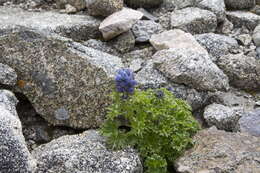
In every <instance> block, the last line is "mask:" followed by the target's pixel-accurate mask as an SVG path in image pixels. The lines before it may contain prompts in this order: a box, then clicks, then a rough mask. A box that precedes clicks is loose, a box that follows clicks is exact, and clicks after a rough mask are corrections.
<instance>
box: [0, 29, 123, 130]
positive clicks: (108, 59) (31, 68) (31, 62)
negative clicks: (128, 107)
mask: <svg viewBox="0 0 260 173" xmlns="http://www.w3.org/2000/svg"><path fill="white" fill-rule="evenodd" d="M0 62H1V63H5V64H7V65H9V66H10V67H12V68H13V69H14V70H15V71H16V72H17V75H18V82H17V85H16V87H15V88H16V92H20V93H23V94H24V95H25V96H27V98H28V99H29V100H30V101H31V103H32V105H33V106H34V108H35V109H36V111H37V112H38V113H39V114H40V115H41V116H42V117H44V118H45V119H46V120H47V121H48V122H50V123H51V124H53V125H65V126H70V127H74V128H91V127H93V128H94V127H98V126H99V125H100V124H101V123H102V121H103V119H104V115H105V110H106V106H107V105H108V104H110V101H109V97H108V94H109V93H110V91H111V90H112V86H113V79H114V75H115V73H116V71H117V70H118V69H120V68H122V67H123V64H122V62H121V59H120V58H119V57H116V56H112V55H110V54H107V53H103V52H100V51H98V50H95V49H92V48H88V47H85V46H83V45H81V44H79V43H75V42H71V41H69V40H66V39H63V40H62V39H60V38H59V39H58V38H56V37H55V38H54V37H47V36H45V35H44V34H42V33H38V32H35V31H31V30H28V29H26V28H20V29H19V30H14V31H6V32H4V34H3V35H0Z"/></svg>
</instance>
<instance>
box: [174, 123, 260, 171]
mask: <svg viewBox="0 0 260 173" xmlns="http://www.w3.org/2000/svg"><path fill="white" fill-rule="evenodd" d="M194 142H195V146H194V147H193V148H192V149H190V150H189V151H187V152H186V153H185V154H184V155H183V156H182V157H181V158H180V159H178V160H177V161H176V164H175V167H176V168H177V171H178V172H180V173H204V172H205V173H216V172H229V173H231V172H234V173H235V172H241V173H242V172H243V173H246V172H250V173H258V172H260V165H259V156H260V150H259V146H260V138H257V137H253V136H251V135H248V134H243V133H229V132H225V131H220V130H217V129H216V128H214V127H213V128H210V129H205V130H202V131H200V132H199V133H198V134H197V135H196V136H195V137H194Z"/></svg>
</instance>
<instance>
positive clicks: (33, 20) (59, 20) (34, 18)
mask: <svg viewBox="0 0 260 173" xmlns="http://www.w3.org/2000/svg"><path fill="white" fill-rule="evenodd" d="M7 19H8V20H7ZM0 21H1V23H0V31H2V30H5V29H7V28H9V29H13V28H15V27H19V26H24V27H28V28H31V29H35V30H39V31H42V32H47V33H56V34H60V35H62V36H65V37H68V38H72V39H73V40H77V41H78V40H88V39H90V38H97V37H101V34H100V33H99V31H98V27H99V24H100V23H101V21H100V20H99V19H96V18H93V17H91V16H87V15H67V14H60V13H55V12H28V11H24V10H22V9H18V8H9V7H0Z"/></svg>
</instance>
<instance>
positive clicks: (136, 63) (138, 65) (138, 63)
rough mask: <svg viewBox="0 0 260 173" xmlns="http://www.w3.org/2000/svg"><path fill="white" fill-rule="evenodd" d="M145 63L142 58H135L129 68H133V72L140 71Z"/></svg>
mask: <svg viewBox="0 0 260 173" xmlns="http://www.w3.org/2000/svg"><path fill="white" fill-rule="evenodd" d="M144 64H145V61H144V60H143V59H141V58H138V59H134V60H133V61H131V62H130V65H129V69H131V70H132V71H133V72H138V71H140V70H141V69H142V67H143V65H144Z"/></svg>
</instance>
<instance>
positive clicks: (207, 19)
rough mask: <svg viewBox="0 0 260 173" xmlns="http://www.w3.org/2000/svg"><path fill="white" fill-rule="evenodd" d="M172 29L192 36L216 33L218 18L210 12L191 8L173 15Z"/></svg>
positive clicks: (175, 12) (177, 11)
mask: <svg viewBox="0 0 260 173" xmlns="http://www.w3.org/2000/svg"><path fill="white" fill-rule="evenodd" d="M171 27H172V28H179V29H182V30H184V31H186V32H190V33H192V34H202V33H207V32H214V31H215V30H216V27H217V17H216V15H215V14H214V13H212V12H210V11H207V10H202V9H199V8H194V7H189V8H185V9H182V10H176V11H174V12H173V13H172V15H171Z"/></svg>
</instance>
